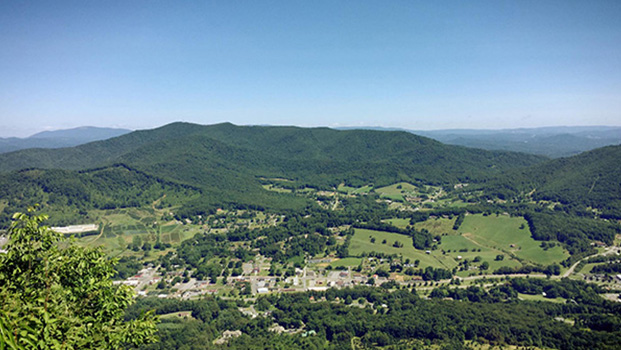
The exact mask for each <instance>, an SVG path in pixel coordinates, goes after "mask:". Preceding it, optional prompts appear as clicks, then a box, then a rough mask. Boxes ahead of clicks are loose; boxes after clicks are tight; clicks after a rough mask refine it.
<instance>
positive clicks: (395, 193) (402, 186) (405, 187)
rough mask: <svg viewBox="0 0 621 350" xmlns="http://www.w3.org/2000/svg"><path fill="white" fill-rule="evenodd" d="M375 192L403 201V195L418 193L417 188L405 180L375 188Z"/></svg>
mask: <svg viewBox="0 0 621 350" xmlns="http://www.w3.org/2000/svg"><path fill="white" fill-rule="evenodd" d="M375 192H377V193H379V194H380V195H381V196H382V197H385V198H389V199H392V200H396V201H404V200H405V195H411V196H413V195H415V194H416V193H418V188H417V187H416V186H414V185H412V184H409V183H407V182H399V183H396V184H392V185H390V186H385V187H380V188H376V189H375Z"/></svg>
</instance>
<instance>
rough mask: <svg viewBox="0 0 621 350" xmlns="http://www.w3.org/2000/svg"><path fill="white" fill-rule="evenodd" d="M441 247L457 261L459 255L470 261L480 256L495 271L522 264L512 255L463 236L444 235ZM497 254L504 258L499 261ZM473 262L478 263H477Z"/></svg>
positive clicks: (465, 273) (462, 274) (490, 269)
mask: <svg viewBox="0 0 621 350" xmlns="http://www.w3.org/2000/svg"><path fill="white" fill-rule="evenodd" d="M440 248H441V249H443V250H444V251H445V252H447V253H446V256H449V257H451V258H452V259H454V260H456V261H459V258H458V257H460V256H461V258H462V259H468V260H470V261H472V260H474V259H475V258H476V257H479V258H480V259H481V262H483V261H487V262H488V263H489V270H488V271H494V270H496V269H498V268H500V267H502V266H509V267H517V266H521V265H522V264H520V262H519V261H517V260H514V259H512V258H511V256H508V255H507V254H505V253H504V252H502V251H500V250H496V249H493V248H489V247H485V246H481V245H479V244H476V243H475V242H473V241H471V240H468V239H466V238H465V237H463V236H456V235H454V236H444V237H442V243H441V244H440ZM463 249H467V251H465V252H464V251H460V250H463ZM449 251H450V252H449ZM497 255H504V259H503V260H501V261H497V260H496V256H497ZM473 264H474V265H477V263H473ZM469 273H470V272H463V273H461V274H459V275H460V276H467V275H468V274H469Z"/></svg>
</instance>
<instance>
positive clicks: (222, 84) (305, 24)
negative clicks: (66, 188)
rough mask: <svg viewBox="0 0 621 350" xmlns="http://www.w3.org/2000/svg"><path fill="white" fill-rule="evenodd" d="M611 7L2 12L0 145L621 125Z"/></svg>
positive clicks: (620, 46)
mask: <svg viewBox="0 0 621 350" xmlns="http://www.w3.org/2000/svg"><path fill="white" fill-rule="evenodd" d="M620 18H621V1H217V2H213V1H181V2H178V1H136V0H132V1H119V2H113V1H2V2H0V136H1V137H6V136H27V135H30V134H32V133H35V132H37V131H41V130H46V129H59V128H71V127H77V126H83V125H95V126H112V127H126V128H132V129H136V128H138V129H144V128H151V127H156V126H160V125H163V124H167V123H169V122H173V121H178V120H182V121H189V122H196V123H201V124H211V123H217V122H222V121H230V122H233V123H236V124H275V125H283V124H286V125H301V126H319V125H322V126H386V127H403V128H409V129H444V128H515V127H537V126H550V125H621V20H619V19H620Z"/></svg>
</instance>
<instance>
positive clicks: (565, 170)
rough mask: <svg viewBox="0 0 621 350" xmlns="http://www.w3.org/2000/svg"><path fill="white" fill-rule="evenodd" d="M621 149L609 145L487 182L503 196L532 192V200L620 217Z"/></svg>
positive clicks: (508, 173)
mask: <svg viewBox="0 0 621 350" xmlns="http://www.w3.org/2000/svg"><path fill="white" fill-rule="evenodd" d="M619 174H621V146H608V147H603V148H598V149H595V150H592V151H589V152H584V153H582V154H579V155H577V156H573V157H569V158H560V159H554V160H551V161H548V162H545V163H542V164H538V165H535V166H532V167H529V168H525V169H518V170H511V171H508V172H507V174H505V175H503V176H500V177H498V178H496V179H495V180H493V181H490V183H489V187H488V188H489V189H493V190H494V191H498V192H499V193H504V195H506V196H511V195H515V194H516V193H519V192H530V191H533V190H534V192H533V198H534V199H535V200H550V201H555V202H560V203H563V204H566V205H570V206H589V207H592V208H597V209H599V210H600V211H601V212H602V216H604V217H614V218H621V176H620V175H619Z"/></svg>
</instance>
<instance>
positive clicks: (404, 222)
mask: <svg viewBox="0 0 621 350" xmlns="http://www.w3.org/2000/svg"><path fill="white" fill-rule="evenodd" d="M382 221H383V222H387V223H389V224H391V225H393V226H396V227H399V228H406V227H407V226H408V225H410V220H409V219H386V220H382Z"/></svg>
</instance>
